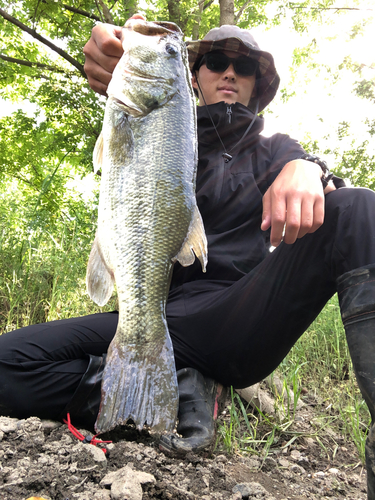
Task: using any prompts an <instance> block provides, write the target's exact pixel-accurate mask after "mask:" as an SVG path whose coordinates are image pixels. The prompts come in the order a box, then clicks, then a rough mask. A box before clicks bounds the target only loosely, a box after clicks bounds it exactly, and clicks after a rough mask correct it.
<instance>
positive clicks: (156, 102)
mask: <svg viewBox="0 0 375 500" xmlns="http://www.w3.org/2000/svg"><path fill="white" fill-rule="evenodd" d="M122 45H123V49H124V54H123V55H122V57H121V59H120V61H119V62H118V64H117V66H116V68H115V70H114V72H113V75H112V80H111V82H110V84H109V86H108V91H107V94H108V96H109V98H111V99H112V100H113V102H114V103H115V104H116V105H117V106H119V107H120V108H121V109H123V111H124V112H125V113H127V114H130V115H132V116H134V117H138V116H145V115H147V114H148V113H150V112H151V111H152V110H153V109H155V108H158V107H160V106H163V105H164V104H166V103H167V102H169V101H170V100H171V99H172V98H173V97H174V96H175V95H176V94H178V93H179V91H180V88H181V87H182V84H181V83H182V82H181V79H184V80H185V79H186V78H188V73H187V72H186V57H187V56H186V49H185V44H184V43H183V40H182V32H181V30H180V28H178V26H177V25H175V24H174V23H167V22H161V23H156V22H154V23H151V22H147V21H144V20H142V19H130V20H129V21H128V22H127V23H126V24H125V26H124V28H123V31H122Z"/></svg>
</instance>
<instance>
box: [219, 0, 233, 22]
mask: <svg viewBox="0 0 375 500" xmlns="http://www.w3.org/2000/svg"><path fill="white" fill-rule="evenodd" d="M219 3H220V26H223V24H234V0H219Z"/></svg>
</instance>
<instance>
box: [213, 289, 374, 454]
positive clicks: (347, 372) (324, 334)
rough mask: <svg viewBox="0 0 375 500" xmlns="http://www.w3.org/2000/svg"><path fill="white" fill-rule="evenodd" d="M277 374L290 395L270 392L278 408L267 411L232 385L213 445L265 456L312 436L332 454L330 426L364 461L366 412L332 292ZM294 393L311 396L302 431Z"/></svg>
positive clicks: (229, 450)
mask: <svg viewBox="0 0 375 500" xmlns="http://www.w3.org/2000/svg"><path fill="white" fill-rule="evenodd" d="M277 373H278V376H279V377H280V376H281V378H282V379H283V383H284V388H285V390H286V389H287V388H289V389H291V390H292V392H293V395H294V397H293V398H286V400H285V398H283V397H282V395H277V394H276V396H275V405H276V406H277V407H278V409H279V410H281V412H280V411H279V412H276V414H275V415H274V416H270V415H266V414H263V413H262V412H261V411H259V409H255V410H254V409H253V408H252V407H250V405H248V404H247V403H245V402H244V401H243V400H242V399H241V398H240V397H239V396H238V394H236V393H235V392H233V389H232V397H231V403H230V405H229V409H228V414H227V415H226V416H225V417H224V418H223V419H222V422H221V423H220V424H219V439H218V442H217V448H219V449H220V448H222V449H223V450H225V451H227V452H229V453H234V452H236V453H246V454H257V455H259V456H262V457H265V456H267V455H268V454H269V453H273V451H276V450H278V451H280V450H281V449H282V448H285V447H286V446H290V445H291V444H293V443H294V442H295V441H297V442H298V440H299V439H300V438H302V437H312V438H313V439H315V441H316V442H317V443H318V444H319V445H320V446H321V449H322V453H323V455H326V456H327V457H329V458H334V456H335V454H336V452H337V449H338V445H337V444H336V443H335V442H334V440H330V442H329V443H328V442H327V439H326V435H327V429H329V428H331V429H332V430H333V431H334V432H335V433H337V434H339V435H341V436H343V437H344V438H345V439H346V440H348V441H352V442H354V444H355V446H356V447H357V450H358V454H359V457H360V459H361V461H362V463H364V460H365V441H366V436H367V432H368V429H369V425H370V414H369V411H368V409H367V406H366V404H365V402H364V400H363V398H362V396H361V393H360V391H359V389H358V386H357V383H356V380H355V375H354V372H353V368H352V364H351V361H350V356H349V352H348V348H347V345H346V340H345V332H344V328H343V326H342V323H341V317H340V310H339V306H338V301H337V297H336V296H335V297H333V298H332V299H331V301H330V302H329V303H328V304H327V305H326V307H325V308H324V309H323V311H322V312H321V314H320V315H319V316H318V318H317V319H316V320H315V322H314V323H313V324H312V325H311V326H310V328H309V329H308V331H307V332H305V334H304V335H303V336H302V337H301V338H300V339H299V340H298V342H297V343H296V344H295V346H294V347H293V348H292V350H291V351H290V353H289V354H288V356H287V357H286V358H285V359H284V361H283V362H282V363H281V365H280V366H279V368H278V369H277ZM302 392H303V393H304V394H302ZM300 396H301V397H302V400H303V398H304V397H306V398H307V399H309V397H313V398H314V400H315V401H316V404H315V406H314V408H315V409H314V414H315V418H314V421H313V428H312V430H310V431H309V432H308V433H306V432H299V431H298V427H297V426H296V425H295V416H296V401H297V400H298V397H300ZM280 415H283V416H282V417H280Z"/></svg>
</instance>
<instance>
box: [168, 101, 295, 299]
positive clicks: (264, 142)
mask: <svg viewBox="0 0 375 500" xmlns="http://www.w3.org/2000/svg"><path fill="white" fill-rule="evenodd" d="M208 109H209V112H210V114H211V117H212V119H213V121H214V123H215V125H216V128H217V131H218V133H219V135H220V138H221V140H222V142H223V143H224V145H225V147H226V149H227V151H228V152H230V154H232V155H233V159H232V160H231V161H229V162H228V163H225V160H224V158H223V157H222V154H223V152H224V150H223V146H222V144H221V142H220V140H219V138H218V135H217V133H216V131H215V129H214V127H213V125H212V122H211V119H210V117H209V115H208V111H207V109H206V107H205V106H199V107H198V144H199V149H198V153H199V163H198V172H197V187H196V195H197V202H198V207H199V210H200V212H201V214H202V218H203V222H204V227H205V231H206V235H207V240H208V264H207V272H206V273H203V272H202V270H201V266H200V263H199V261H198V260H197V259H196V261H195V263H194V264H193V265H192V266H190V267H187V268H183V267H182V266H181V265H180V264H179V263H177V264H176V265H175V268H174V271H173V278H172V284H171V290H173V289H175V288H176V287H178V286H181V285H182V284H184V283H187V282H191V281H196V280H209V281H212V280H214V281H215V280H219V281H226V282H233V281H237V280H238V279H240V278H241V277H242V276H244V274H246V273H248V272H249V271H250V270H251V269H252V268H254V267H255V266H256V265H257V264H259V263H260V262H261V261H262V260H263V259H264V258H265V256H266V255H267V253H268V249H269V231H266V232H263V231H261V229H260V225H261V217H262V197H263V195H264V193H265V192H266V191H267V189H268V187H269V186H270V185H271V184H272V182H273V181H274V179H275V178H276V176H277V175H278V173H279V172H280V171H281V169H282V168H283V167H284V165H286V163H288V162H289V161H291V160H294V159H296V158H300V157H301V156H302V155H303V153H304V150H303V148H302V146H301V145H300V144H298V143H297V141H295V140H293V139H291V138H290V137H289V136H288V135H284V134H275V135H273V136H272V137H263V136H261V135H260V134H261V132H262V130H263V118H262V117H257V118H256V120H255V122H254V124H253V126H252V128H251V130H250V132H249V133H248V134H247V135H246V136H245V138H244V139H243V140H242V141H241V143H240V144H239V145H238V146H236V147H234V149H233V150H231V149H232V148H233V146H235V145H236V144H237V143H238V141H239V140H240V139H241V137H242V136H243V134H244V132H245V131H246V129H247V127H248V126H249V124H250V122H251V119H252V118H253V116H254V115H253V113H252V112H251V111H250V110H249V109H248V108H247V107H245V106H243V105H242V104H239V103H236V104H232V105H230V106H229V105H227V104H226V103H224V102H219V103H216V104H212V105H210V106H208ZM197 284H198V283H197ZM202 285H203V283H202Z"/></svg>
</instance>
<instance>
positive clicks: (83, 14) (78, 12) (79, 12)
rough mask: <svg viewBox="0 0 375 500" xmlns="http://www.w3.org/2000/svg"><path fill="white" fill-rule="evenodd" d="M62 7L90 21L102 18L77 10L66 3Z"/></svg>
mask: <svg viewBox="0 0 375 500" xmlns="http://www.w3.org/2000/svg"><path fill="white" fill-rule="evenodd" d="M62 6H63V7H64V9H66V10H69V11H70V12H74V13H75V14H80V15H81V16H85V17H88V18H89V19H94V20H95V21H100V20H101V19H100V17H98V16H96V15H95V14H90V12H87V10H82V9H76V8H75V7H71V6H70V5H67V4H66V3H63V4H62Z"/></svg>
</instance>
